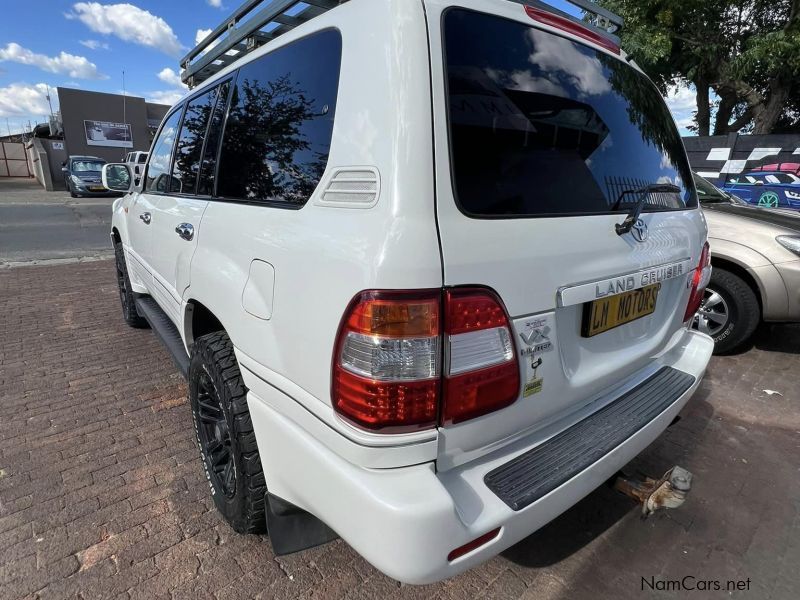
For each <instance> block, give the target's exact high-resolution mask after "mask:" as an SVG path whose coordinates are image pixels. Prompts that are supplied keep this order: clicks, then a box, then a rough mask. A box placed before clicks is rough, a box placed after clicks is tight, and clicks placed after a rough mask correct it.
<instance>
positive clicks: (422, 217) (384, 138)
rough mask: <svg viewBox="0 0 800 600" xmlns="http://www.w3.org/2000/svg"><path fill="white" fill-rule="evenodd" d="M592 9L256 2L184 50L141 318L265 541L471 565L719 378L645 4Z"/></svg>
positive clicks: (136, 196)
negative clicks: (629, 11)
mask: <svg viewBox="0 0 800 600" xmlns="http://www.w3.org/2000/svg"><path fill="white" fill-rule="evenodd" d="M572 2H573V4H574V5H575V10H574V11H572V9H570V10H571V11H572V12H570V11H566V12H562V11H560V10H557V9H555V8H552V7H550V6H548V5H545V4H542V3H540V2H538V1H536V0H530V1H526V2H521V1H517V0H350V1H349V2H331V1H328V0H325V1H323V0H315V1H313V2H311V1H310V0H306V2H297V1H292V0H272V1H271V2H267V3H266V6H264V8H262V9H261V10H259V11H256V10H254V9H253V5H254V4H256V3H255V2H252V1H251V2H247V3H245V5H244V6H243V7H242V8H241V9H239V10H238V11H236V12H235V13H234V14H233V16H232V17H230V18H229V19H228V20H227V21H226V22H225V23H223V24H221V25H220V26H219V27H218V28H217V29H216V30H214V31H213V32H212V33H211V34H210V35H209V36H208V37H207V38H206V40H204V41H203V43H201V45H200V46H198V47H197V48H195V49H194V50H192V51H191V52H190V53H189V54H188V55H187V57H186V58H185V59H184V61H183V63H182V66H183V68H184V71H183V77H184V79H185V81H186V82H187V83H188V84H189V85H190V86H192V90H191V92H190V93H189V94H188V95H187V96H186V98H185V99H184V100H182V101H180V102H179V103H178V104H177V105H176V106H175V107H174V108H173V109H172V110H171V111H170V112H169V113H168V114H167V116H166V117H165V119H164V121H163V123H162V125H161V128H160V131H159V132H158V134H157V136H156V138H155V140H154V142H153V144H152V148H151V151H150V153H149V155H148V160H147V165H146V168H145V171H144V176H143V178H142V181H141V183H140V184H138V185H137V184H136V183H135V181H134V177H133V176H132V174H131V173H130V170H129V166H128V165H125V164H114V165H108V166H106V167H105V169H104V182H105V183H106V185H109V186H111V187H114V189H117V190H119V191H125V192H130V193H129V194H127V195H126V196H124V197H123V198H121V199H119V200H118V201H117V202H115V205H114V214H113V230H112V234H111V235H112V238H113V243H114V247H115V249H116V268H117V275H118V282H119V291H120V298H121V301H122V309H123V316H124V318H125V320H126V321H127V322H128V323H129V324H130V325H131V326H134V327H142V326H146V325H148V324H149V325H150V326H152V328H153V329H154V331H155V333H156V334H158V336H159V337H160V338H161V339H162V341H163V342H164V343H165V344H166V346H167V348H168V349H169V350H170V352H171V354H172V356H173V358H174V360H175V362H176V364H177V366H178V367H179V368H180V370H181V371H182V372H183V373H184V375H185V376H186V377H187V379H188V382H189V400H190V404H191V410H192V417H193V420H194V430H195V433H196V437H197V442H198V445H199V449H200V457H201V459H202V463H203V465H204V468H205V472H206V475H207V476H208V481H209V485H210V488H211V494H213V497H214V502H215V503H216V506H217V507H218V508H219V510H220V511H221V513H222V514H223V515H224V516H225V518H226V519H227V520H228V521H229V522H230V524H231V525H232V526H233V527H234V528H235V529H236V530H237V531H240V532H260V531H263V530H265V529H268V531H269V537H270V540H271V542H272V544H273V547H274V548H275V550H276V552H277V553H284V552H291V551H296V550H300V549H302V548H305V547H309V546H312V545H315V544H318V543H321V542H324V541H327V540H329V539H331V538H332V537H334V536H336V535H338V536H341V537H342V538H343V539H344V540H345V541H346V542H347V543H348V544H350V545H351V546H352V547H353V548H355V549H356V550H357V551H358V552H359V553H360V554H362V555H363V556H364V557H365V558H366V559H367V560H368V561H370V562H371V563H372V564H373V565H375V566H376V567H377V568H378V569H380V570H381V571H383V572H385V573H387V574H388V575H390V576H391V577H394V578H396V579H398V580H401V581H404V582H412V583H425V582H432V581H436V580H439V579H442V578H445V577H449V576H452V575H454V574H456V573H459V572H461V571H464V570H466V569H468V568H469V567H471V566H474V565H476V564H478V563H480V562H482V561H485V560H487V559H488V558H490V557H492V556H494V555H495V554H497V553H498V552H500V551H502V550H503V549H505V548H507V547H509V546H511V545H512V544H515V543H516V542H518V541H519V540H521V539H523V538H524V537H526V536H528V535H529V534H530V533H532V532H533V531H535V530H536V529H538V528H539V527H541V526H542V525H544V524H545V523H547V522H548V521H550V520H552V519H553V518H554V517H556V516H557V515H559V514H560V513H561V512H563V511H564V510H566V509H567V508H569V507H570V506H572V505H573V504H575V503H576V502H577V501H578V500H579V499H581V498H582V497H584V496H585V495H587V494H588V493H589V492H591V491H592V490H593V489H594V488H596V487H597V486H598V485H600V484H601V483H603V482H604V481H605V480H607V479H608V478H610V477H611V476H612V475H614V473H616V472H617V471H618V469H620V467H622V466H623V465H625V464H626V463H627V462H629V461H630V460H631V459H632V458H633V457H634V456H636V455H637V454H638V453H639V452H641V451H642V450H643V449H644V448H645V447H646V446H647V445H648V444H650V443H651V442H652V441H653V440H654V439H655V438H656V437H658V436H659V434H661V432H662V431H663V430H664V429H665V428H666V427H667V426H668V424H669V423H670V422H671V421H672V420H673V419H674V418H675V416H676V415H677V413H678V412H679V411H680V410H681V408H682V407H683V406H684V404H685V403H686V402H687V400H688V399H689V398H690V396H691V395H692V393H693V392H694V391H695V389H696V388H697V386H698V384H699V382H700V379H701V377H702V376H703V373H704V371H705V368H706V365H707V363H708V360H709V358H710V355H711V352H712V349H713V342H712V340H711V338H709V337H708V336H706V335H704V334H702V333H700V332H697V331H693V330H692V329H691V321H692V317H693V315H694V314H695V312H696V311H697V308H698V306H699V303H700V301H701V299H702V297H703V289H704V287H705V285H706V282H707V281H708V277H709V272H710V267H709V259H708V245H707V243H706V225H705V222H704V220H703V216H702V213H701V212H700V211H699V210H698V208H697V195H696V190H695V187H694V184H693V181H692V174H691V172H690V170H689V165H688V162H687V159H686V155H685V153H684V149H683V146H682V143H681V139H680V137H679V135H678V132H677V130H676V128H675V125H674V123H673V120H672V118H671V117H670V114H669V112H668V110H667V108H666V106H665V104H664V102H663V100H662V98H661V96H660V95H659V93H658V91H657V89H656V88H655V87H654V85H653V84H652V83H651V82H650V81H649V80H648V79H647V77H646V76H645V75H644V74H643V73H642V72H641V70H639V68H638V67H637V66H636V65H635V63H634V62H632V61H631V60H630V57H628V56H626V54H625V53H624V52H623V51H622V50H621V49H620V48H619V45H618V44H619V41H618V38H617V37H616V36H615V35H614V33H613V30H614V29H615V28H617V27H619V26H620V24H621V23H620V20H619V19H618V17H615V16H614V15H612V14H610V13H607V12H606V11H604V10H603V9H601V8H599V7H597V6H596V5H594V4H591V3H589V2H587V0H572ZM581 15H582V16H581Z"/></svg>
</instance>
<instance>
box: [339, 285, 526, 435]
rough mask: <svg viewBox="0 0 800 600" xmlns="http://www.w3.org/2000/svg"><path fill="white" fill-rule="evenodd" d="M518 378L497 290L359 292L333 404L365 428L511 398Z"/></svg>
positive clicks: (452, 416)
mask: <svg viewBox="0 0 800 600" xmlns="http://www.w3.org/2000/svg"><path fill="white" fill-rule="evenodd" d="M443 294H444V296H443ZM445 345H446V348H445ZM444 357H446V359H447V368H446V373H447V374H446V376H445V377H442V370H443V367H442V361H443V358H444ZM519 385H520V378H519V367H518V365H517V360H516V354H515V349H514V343H513V336H512V333H511V324H510V322H509V319H508V316H507V315H506V311H505V308H503V305H502V303H501V301H500V299H499V298H498V297H497V295H496V294H495V293H494V292H492V291H491V290H487V289H483V288H455V289H448V290H445V291H444V292H442V290H422V291H413V292H395V291H367V292H362V293H361V294H359V295H358V296H356V298H354V299H353V301H352V302H351V303H350V306H349V307H348V309H347V311H346V313H345V315H344V317H343V319H342V324H341V326H340V327H339V334H338V337H337V340H336V349H335V351H334V357H333V377H332V385H331V395H332V399H333V407H334V409H335V410H336V411H337V412H338V413H339V414H340V415H341V416H342V417H344V418H345V419H347V420H348V421H350V422H352V423H353V424H355V425H358V426H359V427H363V428H365V429H370V430H373V431H381V432H383V433H394V432H403V431H413V430H417V429H423V428H431V427H435V426H436V424H437V423H441V424H452V423H459V422H462V421H465V420H467V419H472V418H474V417H478V416H481V415H484V414H486V413H488V412H491V411H494V410H497V409H499V408H502V407H504V406H508V405H509V404H511V403H512V402H514V401H515V400H516V399H517V396H518V394H519Z"/></svg>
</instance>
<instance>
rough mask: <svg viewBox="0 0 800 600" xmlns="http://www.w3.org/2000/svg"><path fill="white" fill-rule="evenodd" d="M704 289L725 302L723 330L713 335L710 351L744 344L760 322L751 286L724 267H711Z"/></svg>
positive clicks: (716, 351)
mask: <svg viewBox="0 0 800 600" xmlns="http://www.w3.org/2000/svg"><path fill="white" fill-rule="evenodd" d="M708 288H709V289H711V290H714V291H715V292H717V293H719V294H720V295H721V296H722V297H723V298H724V300H725V302H726V303H727V304H728V310H729V313H730V316H729V318H728V323H727V324H726V325H725V327H724V329H723V330H722V331H720V332H718V333H717V334H716V335H715V336H714V354H728V353H730V352H734V351H735V350H736V349H738V348H740V347H741V346H742V345H744V344H745V343H746V342H747V341H748V340H749V339H750V337H751V336H752V335H753V332H754V331H755V330H756V327H758V324H759V322H760V321H761V307H760V306H759V303H758V298H757V297H756V295H755V292H753V289H752V288H751V287H750V286H749V285H747V283H745V281H744V280H743V279H742V278H741V277H739V276H738V275H735V274H734V273H731V272H730V271H726V270H725V269H720V268H718V267H715V268H714V270H713V272H712V273H711V281H710V282H709V283H708Z"/></svg>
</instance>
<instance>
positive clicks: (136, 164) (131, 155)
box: [125, 151, 147, 182]
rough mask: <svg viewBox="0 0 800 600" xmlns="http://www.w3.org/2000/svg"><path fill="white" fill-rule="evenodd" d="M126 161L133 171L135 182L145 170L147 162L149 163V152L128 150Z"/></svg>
mask: <svg viewBox="0 0 800 600" xmlns="http://www.w3.org/2000/svg"><path fill="white" fill-rule="evenodd" d="M125 162H126V163H127V164H128V165H130V167H131V170H132V171H133V177H134V182H138V180H139V179H141V177H142V173H143V172H144V167H145V163H147V152H142V151H136V152H128V154H127V155H126V156H125Z"/></svg>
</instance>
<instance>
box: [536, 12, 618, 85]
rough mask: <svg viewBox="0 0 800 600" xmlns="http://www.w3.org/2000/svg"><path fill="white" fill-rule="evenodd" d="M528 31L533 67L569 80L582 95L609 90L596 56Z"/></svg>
mask: <svg viewBox="0 0 800 600" xmlns="http://www.w3.org/2000/svg"><path fill="white" fill-rule="evenodd" d="M529 31H530V33H529V35H530V38H531V41H532V42H533V48H534V50H533V54H531V56H530V61H531V62H532V63H533V64H535V65H537V66H538V67H539V68H540V69H543V70H545V71H550V72H552V73H555V74H558V75H560V76H563V77H566V78H568V79H570V80H571V81H572V84H573V85H574V86H575V87H576V88H577V89H578V91H579V92H580V93H581V94H583V95H586V96H593V95H596V94H604V93H606V92H609V91H611V83H610V82H609V81H608V78H607V77H606V75H605V73H604V71H603V64H602V63H601V62H600V60H599V59H598V58H597V57H594V56H589V55H587V54H584V53H583V52H581V51H580V50H578V48H577V47H576V45H575V44H574V43H573V42H571V41H569V40H568V39H566V38H562V37H558V36H555V35H551V34H549V33H547V32H545V31H542V30H539V29H535V28H531V29H530V30H529Z"/></svg>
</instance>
